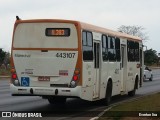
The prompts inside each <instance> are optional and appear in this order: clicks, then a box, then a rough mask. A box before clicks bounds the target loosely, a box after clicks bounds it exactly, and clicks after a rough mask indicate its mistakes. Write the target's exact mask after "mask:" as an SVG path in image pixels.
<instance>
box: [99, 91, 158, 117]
mask: <svg viewBox="0 0 160 120" xmlns="http://www.w3.org/2000/svg"><path fill="white" fill-rule="evenodd" d="M139 113H142V114H145V113H147V114H151V116H152V113H155V114H157V115H158V116H160V93H157V94H154V95H148V96H145V97H142V98H140V99H138V100H135V101H129V102H125V103H122V104H119V105H117V106H115V107H113V108H111V109H110V110H109V111H107V112H105V113H104V114H103V116H101V117H100V118H99V120H132V119H133V120H152V119H154V120H157V119H158V117H153V116H152V117H146V116H139Z"/></svg>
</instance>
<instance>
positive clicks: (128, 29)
mask: <svg viewBox="0 0 160 120" xmlns="http://www.w3.org/2000/svg"><path fill="white" fill-rule="evenodd" d="M144 30H145V28H143V27H142V26H125V25H121V26H120V27H119V28H118V31H119V32H122V33H127V34H129V35H133V36H138V37H140V38H141V39H142V40H148V39H149V37H148V36H147V33H146V32H144Z"/></svg>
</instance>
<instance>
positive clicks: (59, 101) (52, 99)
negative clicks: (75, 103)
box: [47, 97, 66, 104]
mask: <svg viewBox="0 0 160 120" xmlns="http://www.w3.org/2000/svg"><path fill="white" fill-rule="evenodd" d="M47 99H48V102H49V103H50V104H65V103H66V98H65V97H49V98H47Z"/></svg>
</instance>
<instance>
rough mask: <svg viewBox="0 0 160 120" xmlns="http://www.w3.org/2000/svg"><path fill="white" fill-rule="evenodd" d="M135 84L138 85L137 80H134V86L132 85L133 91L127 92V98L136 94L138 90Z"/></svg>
mask: <svg viewBox="0 0 160 120" xmlns="http://www.w3.org/2000/svg"><path fill="white" fill-rule="evenodd" d="M137 84H138V80H137V79H136V81H135V84H134V89H133V90H132V91H130V92H128V96H131V97H132V96H135V94H136V89H138V86H137Z"/></svg>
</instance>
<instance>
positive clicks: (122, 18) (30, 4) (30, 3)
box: [0, 0, 160, 53]
mask: <svg viewBox="0 0 160 120" xmlns="http://www.w3.org/2000/svg"><path fill="white" fill-rule="evenodd" d="M159 5H160V0H0V48H3V50H5V51H8V52H10V50H11V42H12V34H13V26H14V22H15V20H16V16H17V15H18V16H19V17H20V18H21V19H69V20H78V21H82V22H86V23H90V24H93V25H96V26H100V27H104V28H108V29H111V30H115V31H117V29H118V28H119V27H120V26H121V25H130V26H142V27H143V28H145V30H144V32H145V33H146V35H147V36H149V40H147V41H144V45H146V46H147V49H151V48H152V49H153V50H156V51H157V52H158V53H160V42H159V41H160V13H159V12H160V7H159ZM145 49H146V48H145Z"/></svg>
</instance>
